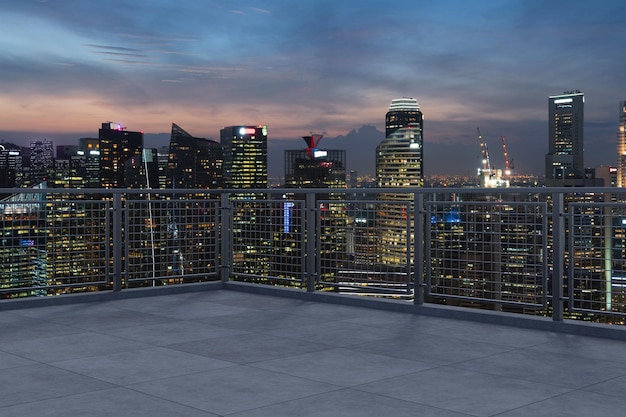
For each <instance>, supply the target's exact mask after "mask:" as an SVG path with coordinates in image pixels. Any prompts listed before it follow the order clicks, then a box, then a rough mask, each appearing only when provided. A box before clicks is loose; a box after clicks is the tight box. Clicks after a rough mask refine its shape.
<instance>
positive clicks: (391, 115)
mask: <svg viewBox="0 0 626 417" xmlns="http://www.w3.org/2000/svg"><path fill="white" fill-rule="evenodd" d="M409 125H412V126H418V127H419V128H420V129H421V130H422V131H423V130H424V117H423V115H422V112H421V111H420V106H419V104H417V100H415V99H414V98H409V97H404V98H396V99H393V100H391V105H389V111H388V112H387V114H386V115H385V137H389V136H390V135H391V134H392V133H393V132H395V131H396V130H398V129H399V128H401V127H407V126H409Z"/></svg>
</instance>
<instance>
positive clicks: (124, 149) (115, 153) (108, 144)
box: [98, 122, 143, 188]
mask: <svg viewBox="0 0 626 417" xmlns="http://www.w3.org/2000/svg"><path fill="white" fill-rule="evenodd" d="M98 132H99V134H98V138H99V148H100V186H101V187H102V188H124V187H126V186H127V184H126V181H125V178H124V166H125V164H126V162H127V161H128V160H129V159H130V158H131V157H137V158H139V159H140V160H141V152H142V149H143V132H131V131H128V130H126V128H125V127H123V126H121V125H119V124H116V123H111V122H105V123H102V128H101V129H100V130H99V131H98Z"/></svg>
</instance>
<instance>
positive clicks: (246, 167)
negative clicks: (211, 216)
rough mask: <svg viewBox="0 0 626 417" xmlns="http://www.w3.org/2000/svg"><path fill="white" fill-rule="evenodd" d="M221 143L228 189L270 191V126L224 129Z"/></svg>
mask: <svg viewBox="0 0 626 417" xmlns="http://www.w3.org/2000/svg"><path fill="white" fill-rule="evenodd" d="M220 144H221V145H222V150H223V152H224V165H223V166H224V187H225V188H236V189H250V188H267V126H263V125H259V126H228V127H225V128H223V129H222V130H220ZM241 196H244V194H242V195H241ZM247 197H253V198H254V197H255V196H253V195H247V196H246V198H247Z"/></svg>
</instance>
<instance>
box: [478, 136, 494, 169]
mask: <svg viewBox="0 0 626 417" xmlns="http://www.w3.org/2000/svg"><path fill="white" fill-rule="evenodd" d="M476 130H477V131H478V142H479V143H480V153H481V156H482V158H483V160H482V166H483V167H482V171H483V172H489V171H491V162H489V150H488V149H487V144H486V143H485V142H484V141H483V137H482V135H481V134H480V128H479V127H477V128H476Z"/></svg>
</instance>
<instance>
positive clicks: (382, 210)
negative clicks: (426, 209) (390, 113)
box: [376, 125, 424, 267]
mask: <svg viewBox="0 0 626 417" xmlns="http://www.w3.org/2000/svg"><path fill="white" fill-rule="evenodd" d="M423 159H424V155H423V142H422V129H421V128H420V126H419V125H411V126H408V127H404V128H400V129H398V130H396V131H395V132H393V133H391V135H389V136H388V137H387V138H385V139H384V140H383V141H382V142H381V143H380V144H379V145H378V147H376V183H377V186H378V187H380V188H410V187H423V186H424V172H423ZM378 199H379V200H380V203H379V209H378V210H377V218H376V225H377V229H378V230H379V231H380V233H381V241H380V250H381V253H382V257H381V261H382V262H383V263H385V264H390V265H396V266H398V267H400V266H402V265H406V264H407V262H408V261H407V260H408V259H409V258H411V257H410V256H409V255H410V254H409V253H407V246H406V244H404V243H403V242H407V238H408V237H409V234H410V235H411V238H410V239H408V241H411V242H412V240H413V238H412V227H411V230H407V216H408V212H409V211H410V208H411V204H412V200H413V195H412V194H409V193H403V194H398V193H391V192H389V193H387V192H385V193H383V194H380V195H379V197H378Z"/></svg>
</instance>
